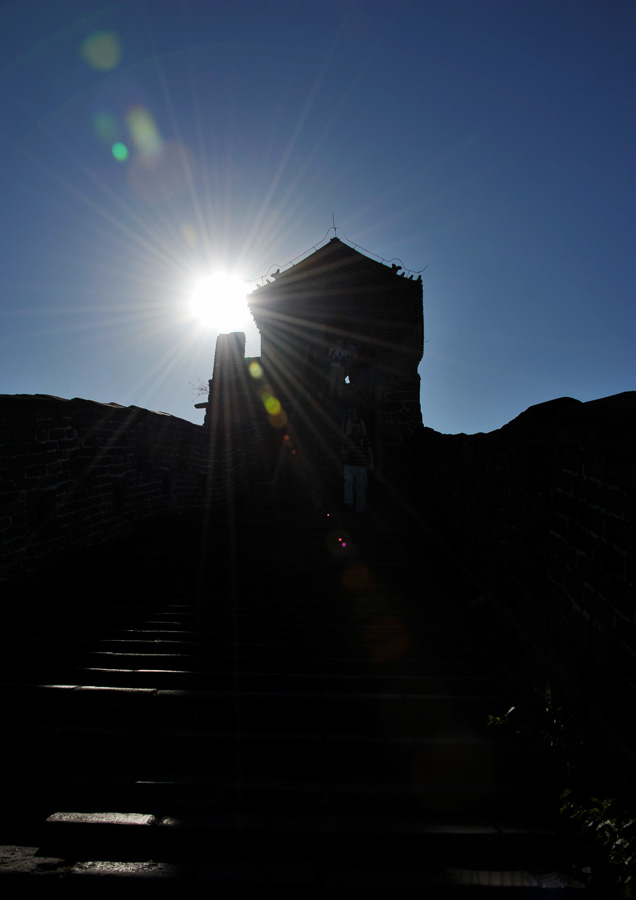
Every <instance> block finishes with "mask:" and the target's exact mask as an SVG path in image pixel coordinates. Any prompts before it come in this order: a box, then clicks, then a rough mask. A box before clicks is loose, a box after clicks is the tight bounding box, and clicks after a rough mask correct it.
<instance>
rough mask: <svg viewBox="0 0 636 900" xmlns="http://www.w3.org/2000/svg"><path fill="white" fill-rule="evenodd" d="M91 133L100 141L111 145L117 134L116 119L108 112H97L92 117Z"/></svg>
mask: <svg viewBox="0 0 636 900" xmlns="http://www.w3.org/2000/svg"><path fill="white" fill-rule="evenodd" d="M93 131H94V132H95V134H96V135H97V137H98V138H99V140H100V141H103V142H104V143H105V144H113V143H114V141H115V138H116V137H117V134H118V132H119V126H118V124H117V119H116V118H115V116H113V115H112V114H111V113H109V112H99V113H97V114H96V115H95V116H93Z"/></svg>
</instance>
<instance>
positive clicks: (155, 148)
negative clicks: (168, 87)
mask: <svg viewBox="0 0 636 900" xmlns="http://www.w3.org/2000/svg"><path fill="white" fill-rule="evenodd" d="M126 124H127V125H128V128H129V129H130V133H131V135H132V139H133V143H134V145H135V147H136V148H137V150H138V151H139V152H140V153H141V154H142V155H143V156H146V157H150V158H152V157H156V156H158V155H159V153H160V152H161V144H162V142H161V137H160V135H159V129H158V128H157V126H156V124H155V120H154V119H153V117H152V115H151V113H150V112H149V111H148V110H147V109H144V108H143V107H141V106H134V107H133V108H132V109H129V110H128V112H127V113H126Z"/></svg>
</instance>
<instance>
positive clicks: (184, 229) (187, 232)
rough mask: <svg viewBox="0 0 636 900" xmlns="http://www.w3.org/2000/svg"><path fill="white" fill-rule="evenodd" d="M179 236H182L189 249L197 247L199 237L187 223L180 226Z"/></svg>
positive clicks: (194, 229)
mask: <svg viewBox="0 0 636 900" xmlns="http://www.w3.org/2000/svg"><path fill="white" fill-rule="evenodd" d="M181 234H182V235H183V239H184V241H185V242H186V244H189V245H190V246H191V247H196V246H198V243H199V236H198V234H197V230H196V228H194V227H193V226H192V225H189V224H188V223H187V222H183V223H182V225H181Z"/></svg>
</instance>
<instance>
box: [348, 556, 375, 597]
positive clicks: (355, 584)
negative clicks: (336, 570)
mask: <svg viewBox="0 0 636 900" xmlns="http://www.w3.org/2000/svg"><path fill="white" fill-rule="evenodd" d="M370 577H371V574H370V572H369V570H368V569H367V567H366V566H363V565H362V564H361V563H353V564H352V565H350V566H349V567H348V568H347V569H345V572H344V574H343V576H342V581H343V584H344V586H345V587H346V589H347V590H348V591H362V590H364V588H365V587H367V585H368V584H369V579H370Z"/></svg>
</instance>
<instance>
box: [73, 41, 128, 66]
mask: <svg viewBox="0 0 636 900" xmlns="http://www.w3.org/2000/svg"><path fill="white" fill-rule="evenodd" d="M80 52H81V55H82V59H83V60H84V62H85V63H86V64H87V65H89V66H90V67H91V68H92V69H97V71H98V72H110V71H111V70H112V69H115V68H116V67H117V66H118V65H119V63H120V62H121V56H122V46H121V41H120V39H119V37H118V35H117V34H115V32H114V31H96V32H94V33H93V34H91V35H90V36H89V37H87V38H86V40H85V41H84V42H83V43H82V45H81V49H80Z"/></svg>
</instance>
